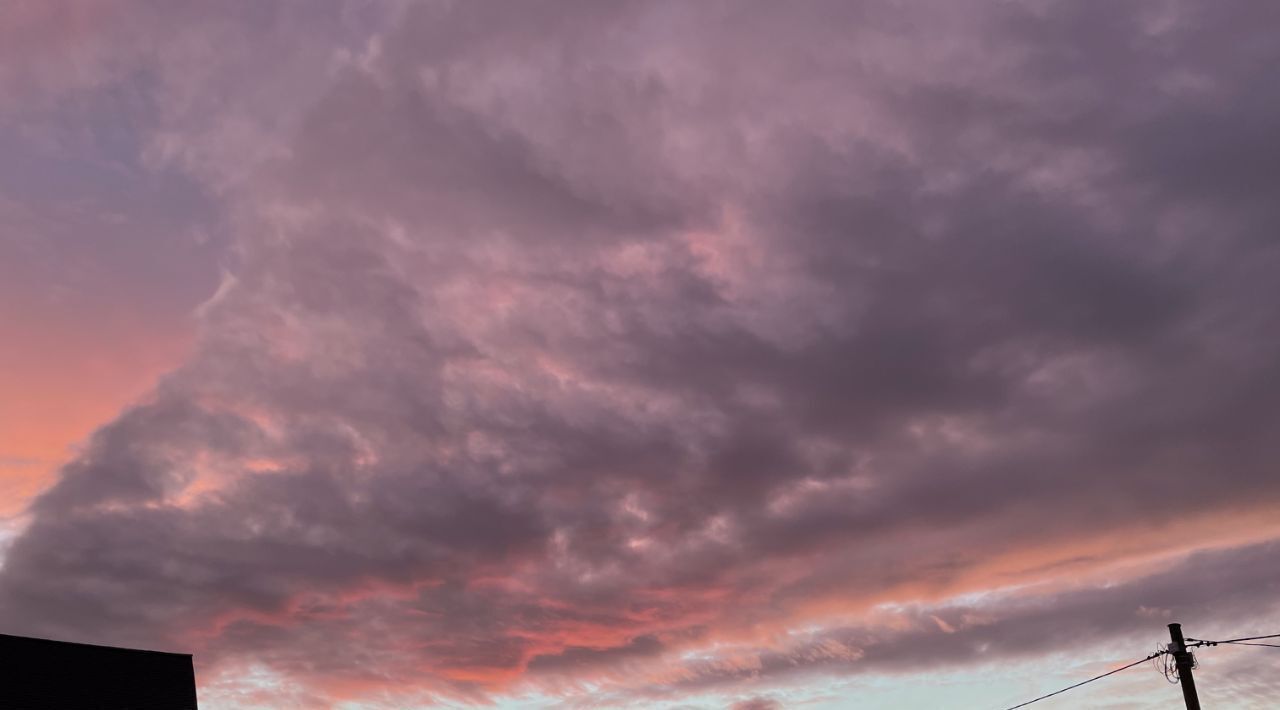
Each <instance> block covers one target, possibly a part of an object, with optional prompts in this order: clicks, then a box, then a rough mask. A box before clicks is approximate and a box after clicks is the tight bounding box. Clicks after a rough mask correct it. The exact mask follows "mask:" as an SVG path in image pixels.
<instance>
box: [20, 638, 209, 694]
mask: <svg viewBox="0 0 1280 710" xmlns="http://www.w3.org/2000/svg"><path fill="white" fill-rule="evenodd" d="M0 669H3V670H2V671H0V676H2V677H3V680H0V708H14V709H15V710H17V709H19V708H21V709H22V710H45V709H46V708H47V709H48V710H81V709H84V710H88V709H89V708H92V709H93V710H196V677H195V670H194V669H193V668H192V665H191V656H190V655H188V654H184V653H164V652H162V651H143V650H138V649H132V648H115V647H113V646H94V645H91V644H85V643H70V642H67V641H51V640H48V639H36V638H26V637H23V636H9V635H7V634H0Z"/></svg>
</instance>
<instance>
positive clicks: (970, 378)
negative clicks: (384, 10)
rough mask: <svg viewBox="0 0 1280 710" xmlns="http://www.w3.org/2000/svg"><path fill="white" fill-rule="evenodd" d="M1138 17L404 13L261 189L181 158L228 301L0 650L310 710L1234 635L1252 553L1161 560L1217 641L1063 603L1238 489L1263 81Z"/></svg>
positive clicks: (1220, 34)
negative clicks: (264, 693) (255, 676)
mask: <svg viewBox="0 0 1280 710" xmlns="http://www.w3.org/2000/svg"><path fill="white" fill-rule="evenodd" d="M1153 7H1154V6H1150V7H1147V6H1143V7H1137V6H1133V7H1125V8H1108V11H1107V12H1106V13H1101V12H1100V11H1096V10H1093V9H1090V8H1087V7H1083V6H1074V5H1070V4H1065V3H1062V4H1059V3H1047V4H1039V5H1036V4H1002V5H999V6H991V5H982V6H980V7H977V6H974V7H963V8H962V7H959V6H957V5H953V4H951V3H946V4H938V5H937V6H934V7H925V6H912V7H896V6H894V7H891V6H887V5H884V4H876V3H865V4H864V3H830V4H822V3H819V4H813V5H806V6H804V7H786V8H784V7H781V6H774V5H770V4H761V5H758V6H750V7H749V6H746V5H718V4H706V5H682V4H666V3H658V4H652V3H644V4H628V3H624V4H620V5H616V6H609V7H607V8H606V7H602V6H599V5H597V4H594V3H587V4H582V5H567V4H566V5H556V6H545V7H544V6H530V7H529V9H527V10H524V11H521V12H510V11H509V9H503V10H501V11H499V10H498V9H497V8H495V7H488V6H485V5H482V4H473V3H463V4H456V5H455V4H423V5H414V6H410V7H407V8H406V9H405V11H404V14H403V16H400V17H398V18H397V21H396V22H394V23H389V25H390V26H391V29H388V30H387V31H386V32H385V33H383V34H379V35H378V37H377V39H376V41H372V42H370V43H369V44H368V45H367V47H366V50H365V51H364V52H363V53H361V54H359V55H358V56H357V55H355V54H353V53H351V52H347V53H345V54H341V55H340V56H339V53H337V52H335V59H334V61H333V64H332V67H333V68H332V71H331V72H329V73H327V74H325V76H324V78H323V81H321V80H320V79H317V78H314V77H313V79H312V80H313V81H314V82H315V84H314V85H313V86H312V87H311V88H310V89H309V90H308V91H307V92H305V93H306V94H307V95H308V97H309V100H308V101H306V102H305V107H304V108H303V109H302V110H300V111H299V114H298V115H297V116H296V117H295V118H293V119H291V120H289V121H287V122H285V125H283V126H282V127H279V128H278V129H277V130H278V131H279V133H278V135H277V134H275V133H273V134H272V137H271V139H270V140H269V141H267V142H266V143H264V145H270V146H272V149H271V150H270V151H268V152H269V155H267V157H264V158H261V159H260V160H257V161H256V162H255V164H254V166H253V167H252V169H247V170H243V171H241V170H237V169H234V166H233V165H232V163H234V161H233V160H228V158H227V156H226V155H223V154H220V153H219V152H218V151H215V150H212V147H216V146H232V147H235V146H242V145H244V144H241V143H236V142H232V143H223V142H219V140H218V136H223V135H225V134H222V133H219V132H218V131H213V132H209V131H207V130H206V128H207V127H206V126H204V124H202V123H201V122H199V121H195V122H194V123H189V122H187V121H185V120H184V121H177V122H176V123H175V126H176V127H174V128H172V129H166V130H171V132H173V133H174V135H179V136H183V138H182V139H177V138H174V139H173V140H174V141H176V142H171V143H169V145H172V146H180V147H182V149H183V150H181V151H179V152H177V153H171V154H166V155H167V156H169V157H167V158H166V159H165V160H166V161H168V162H166V163H165V164H166V165H168V166H170V167H171V168H172V167H173V166H177V167H178V168H180V169H182V170H185V171H188V172H189V174H191V175H192V176H193V178H192V179H198V180H201V181H204V182H205V183H206V184H208V185H211V186H212V187H211V188H210V189H211V192H212V194H216V195H217V196H218V198H219V199H221V200H225V202H226V204H225V209H226V210H227V213H228V214H230V215H233V217H234V218H233V219H231V220H230V222H229V224H230V225H231V226H230V227H229V229H231V230H232V231H233V233H234V234H233V238H234V245H233V247H232V249H233V251H234V254H235V256H236V259H235V261H236V264H235V268H234V269H233V270H232V271H231V276H232V277H233V278H231V279H228V280H226V282H225V284H224V287H223V288H222V289H221V290H220V295H219V297H218V298H217V299H216V300H214V301H212V302H210V303H208V304H207V306H205V307H204V308H202V310H201V315H200V318H201V335H200V342H199V344H198V346H197V347H196V349H195V352H194V353H193V354H192V355H191V357H190V358H189V359H188V360H187V361H186V362H185V363H184V364H183V366H182V367H180V368H179V369H178V370H177V371H175V372H173V373H172V374H171V375H169V376H168V377H166V378H165V379H163V380H162V381H161V382H160V383H159V384H158V385H157V388H156V390H155V392H154V393H153V394H152V396H151V397H150V398H149V399H148V400H147V401H144V402H141V403H139V404H138V405H137V406H136V407H134V408H132V409H130V410H128V411H126V412H125V413H123V414H122V415H121V416H120V417H119V418H117V419H116V420H114V421H113V422H110V423H108V424H106V425H105V426H103V427H102V428H101V429H100V430H99V431H98V432H97V433H96V434H95V435H94V436H93V438H92V439H91V440H90V441H89V443H88V445H87V446H86V447H85V449H84V452H83V453H82V454H81V455H80V456H79V457H78V458H77V459H76V460H74V461H72V462H71V463H69V464H68V465H67V466H65V467H64V468H63V470H62V473H61V476H60V478H59V481H58V482H57V483H56V484H55V485H54V486H52V487H51V488H50V489H49V490H47V491H46V492H45V493H44V494H43V495H42V496H40V497H39V498H38V499H37V500H36V501H35V502H34V503H33V504H32V507H31V511H32V515H33V520H32V522H31V524H30V526H29V527H28V528H27V529H26V531H25V532H24V533H23V534H22V536H21V537H19V538H18V539H17V540H16V541H15V542H14V543H13V544H12V546H11V547H10V549H9V551H8V556H7V559H6V562H5V567H4V569H3V572H2V573H0V615H3V617H4V618H6V619H11V620H13V621H12V623H11V625H12V627H13V628H12V629H11V630H12V631H18V632H24V633H37V634H42V635H61V636H70V637H75V638H82V639H86V640H100V641H101V640H109V641H112V642H117V643H125V642H128V643H136V644H142V645H162V646H171V647H179V648H188V649H193V650H195V651H196V653H197V657H198V658H200V659H201V663H204V664H208V667H209V668H226V667H229V666H234V665H236V664H241V665H242V666H243V667H246V668H247V667H251V666H253V664H258V665H257V666H253V667H262V668H269V669H271V672H272V673H279V674H282V675H283V677H285V678H288V679H289V680H290V682H297V683H300V684H304V685H307V686H308V687H313V688H317V689H318V690H316V693H317V695H318V696H320V697H323V698H326V700H325V701H323V702H333V703H336V702H338V701H339V700H341V699H344V698H365V697H373V696H374V695H377V694H378V693H381V692H393V691H394V692H411V691H415V690H416V691H419V692H423V693H426V694H427V695H429V696H430V698H432V700H430V701H425V700H424V701H423V702H424V703H425V702H436V701H437V700H439V701H440V702H444V700H441V699H448V698H452V699H465V700H466V701H468V702H470V701H476V702H479V701H480V700H481V699H484V698H487V697H490V696H491V694H494V693H498V694H500V693H504V692H515V689H521V690H524V689H528V688H535V689H538V690H539V691H545V692H549V693H553V694H560V695H564V696H566V697H582V696H583V695H584V694H589V693H592V692H597V691H599V692H608V693H614V694H613V695H608V696H605V697H612V698H617V699H618V702H619V703H624V702H632V701H634V700H635V699H636V698H645V697H664V698H670V697H671V696H670V693H671V692H673V690H672V689H680V688H685V687H690V688H692V687H710V686H718V684H723V683H730V684H732V683H734V682H747V681H751V680H753V679H773V678H781V677H785V676H788V675H790V674H794V673H798V672H808V673H825V674H833V675H842V674H849V673H858V672H879V671H898V670H920V669H926V668H933V667H938V666H942V665H946V664H955V663H956V662H957V661H956V658H957V657H958V656H959V655H962V652H972V651H973V650H974V649H979V648H980V649H983V650H982V651H981V653H980V654H979V655H980V656H981V657H983V658H989V657H997V656H999V657H1026V656H1030V655H1033V654H1042V653H1046V652H1048V651H1050V650H1052V649H1056V648H1061V647H1063V645H1064V644H1065V645H1070V644H1073V643H1074V644H1079V643H1083V642H1085V641H1086V640H1087V639H1090V638H1114V637H1117V636H1121V635H1124V634H1129V633H1138V632H1139V631H1141V630H1143V629H1146V628H1148V627H1150V626H1152V625H1153V624H1154V625H1156V626H1158V625H1159V623H1158V622H1153V621H1152V620H1151V619H1150V618H1148V616H1149V614H1144V613H1140V610H1141V609H1171V610H1173V613H1175V614H1178V613H1180V614H1196V615H1199V616H1201V617H1204V618H1223V619H1227V618H1232V617H1231V614H1233V613H1234V611H1232V610H1234V609H1244V608H1246V606H1247V604H1248V603H1250V602H1252V601H1256V600H1257V599H1259V598H1261V597H1257V596H1253V595H1255V594H1256V592H1257V590H1260V589H1270V588H1271V587H1272V586H1273V585H1274V580H1271V579H1270V578H1269V576H1267V575H1266V574H1265V573H1263V572H1261V571H1260V570H1264V569H1266V568H1268V567H1274V565H1269V563H1268V561H1269V560H1270V559H1271V557H1272V556H1274V551H1273V550H1272V549H1271V547H1270V546H1267V545H1262V546H1254V547H1241V548H1240V549H1236V550H1234V551H1231V550H1228V551H1225V552H1220V553H1214V554H1209V553H1205V554H1203V555H1201V556H1193V557H1189V558H1186V559H1185V560H1184V561H1183V562H1181V563H1179V564H1182V565H1185V569H1187V570H1194V571H1195V573H1196V574H1197V575H1201V576H1204V577H1206V578H1210V579H1216V580H1221V581H1220V582H1219V583H1218V584H1221V585H1223V586H1221V587H1218V586H1212V587H1211V588H1213V589H1217V590H1218V591H1220V592H1223V593H1228V592H1230V593H1231V594H1235V592H1234V591H1232V590H1238V592H1239V598H1238V599H1236V602H1235V606H1232V605H1224V606H1220V607H1219V606H1211V605H1210V604H1209V597H1207V596H1199V595H1200V594H1201V592H1198V591H1191V592H1189V593H1188V596H1185V597H1182V598H1176V597H1174V596H1173V595H1171V593H1169V592H1168V591H1165V590H1167V589H1168V587H1169V585H1168V583H1169V582H1170V581H1171V579H1173V578H1174V577H1170V576H1168V575H1173V574H1175V573H1173V572H1162V573H1151V572H1150V571H1149V570H1147V571H1144V572H1134V571H1132V570H1130V571H1126V572H1125V573H1124V576H1123V577H1122V578H1121V579H1119V580H1111V581H1109V582H1107V583H1103V582H1101V581H1098V580H1099V577H1098V575H1101V574H1102V572H1101V571H1105V570H1109V569H1112V567H1111V566H1112V565H1116V564H1119V563H1126V564H1132V565H1136V564H1138V563H1139V562H1147V563H1151V562H1150V561H1151V559H1152V558H1159V557H1160V556H1161V555H1165V556H1172V557H1175V558H1176V557H1179V556H1182V555H1185V554H1186V553H1187V551H1188V549H1189V548H1190V547H1191V546H1190V545H1188V544H1187V542H1186V541H1185V540H1180V539H1178V536H1177V535H1175V534H1174V533H1173V531H1174V530H1175V529H1176V528H1177V526H1178V525H1180V524H1187V525H1196V526H1198V527H1197V529H1198V530H1204V531H1207V535H1208V538H1209V539H1207V540H1205V544H1206V545H1207V544H1209V543H1219V544H1220V546H1225V545H1228V544H1230V545H1240V544H1241V540H1242V538H1244V537H1247V535H1246V533H1249V532H1250V531H1249V530H1248V526H1249V524H1250V523H1249V522H1248V521H1253V520H1256V519H1259V517H1260V516H1261V515H1262V512H1263V511H1266V510H1268V509H1270V508H1271V507H1273V506H1274V504H1275V502H1276V499H1277V497H1278V496H1280V488H1277V484H1276V479H1275V477H1274V476H1273V475H1271V473H1272V471H1271V462H1272V461H1274V459H1275V454H1276V446H1275V443H1274V437H1273V436H1271V433H1272V432H1273V430H1274V428H1275V425H1276V424H1277V423H1278V422H1280V397H1277V396H1276V395H1277V393H1276V391H1275V387H1274V386H1273V385H1272V384H1270V383H1273V382H1275V381H1277V380H1276V378H1275V375H1276V364H1275V363H1276V362H1280V360H1278V359H1277V357H1276V355H1277V354H1280V337H1277V336H1276V335H1274V334H1275V333H1280V329H1277V328H1276V327H1275V326H1276V325H1277V323H1276V312H1275V309H1274V308H1271V307H1270V304H1271V303H1274V302H1275V301H1276V298H1277V297H1280V293H1277V288H1278V287H1277V282H1276V280H1275V279H1274V278H1272V274H1273V272H1274V267H1275V260H1276V258H1277V252H1276V250H1275V248H1274V244H1273V241H1274V240H1272V239H1271V238H1270V237H1269V235H1270V234H1271V233H1272V232H1274V229H1273V228H1274V224H1275V223H1274V221H1273V220H1274V217H1275V213H1274V207H1273V206H1272V205H1271V200H1270V199H1269V196H1270V192H1269V191H1267V190H1265V189H1263V188H1262V187H1261V186H1264V185H1266V184H1267V181H1268V180H1272V179H1274V178H1275V177H1276V176H1277V175H1280V164H1278V163H1275V162H1274V161H1272V160H1270V158H1269V157H1268V156H1269V154H1268V153H1267V152H1266V151H1265V150H1260V151H1258V152H1256V153H1255V152H1254V151H1253V150H1251V147H1253V146H1256V145H1261V144H1262V143H1265V142H1266V141H1263V140H1262V139H1261V135H1262V134H1261V133H1260V130H1261V129H1260V127H1261V126H1264V125H1267V124H1266V120H1265V117H1266V116H1269V115H1271V114H1274V113H1275V112H1276V111H1277V110H1280V108H1278V107H1280V101H1278V100H1277V99H1278V98H1280V97H1277V96H1275V95H1273V94H1274V92H1269V91H1268V90H1267V89H1266V88H1265V87H1266V86H1267V84H1266V83H1265V82H1264V83H1258V82H1255V81H1251V80H1250V77H1253V76H1256V75H1258V73H1259V72H1261V71H1262V70H1263V67H1267V66H1270V65H1271V64H1272V63H1273V62H1272V61H1271V60H1274V59H1275V58H1276V57H1274V56H1273V55H1275V54H1276V53H1277V47H1276V46H1275V44H1274V43H1273V42H1269V41H1267V37H1266V36H1265V35H1264V34H1263V30H1262V28H1264V27H1266V26H1267V25H1266V23H1265V22H1261V21H1257V22H1241V21H1240V20H1238V19H1237V18H1236V17H1235V16H1232V15H1231V13H1230V10H1229V9H1227V8H1225V7H1224V8H1217V6H1215V9H1212V10H1209V9H1205V8H1204V7H1192V6H1190V5H1189V4H1183V3H1171V4H1168V5H1167V12H1165V13H1164V14H1160V13H1157V12H1156V11H1155V10H1154V9H1151V8H1153ZM1254 11H1256V9H1255V10H1254ZM240 21H243V20H240ZM1238 22H1239V23H1240V24H1237V23H1238ZM1228 30H1232V32H1230V33H1229V32H1228ZM337 36H344V35H342V33H341V32H338V33H337ZM1215 37H1217V38H1218V39H1216V40H1215V39H1214V38H1215ZM1227 37H1231V39H1229V40H1228V39H1226V38H1227ZM264 41H265V40H264ZM308 46H310V45H308ZM321 46H323V43H321ZM317 51H318V50H317ZM289 75H291V73H290V72H288V71H286V72H284V73H283V74H281V76H289ZM271 85H272V84H271V83H270V82H268V83H267V84H265V86H268V87H269V86H271ZM219 86H224V85H223V84H219ZM184 90H186V91H192V90H193V87H186V88H185V89H184ZM164 96H166V97H168V98H170V99H172V98H173V96H174V94H172V93H165V94H164ZM256 100H257V101H261V102H263V103H261V104H255V103H253V101H249V100H247V101H248V103H247V104H246V107H245V108H244V109H243V110H244V114H243V115H245V116H261V115H263V114H264V112H265V111H266V109H264V108H263V107H264V106H265V107H270V106H273V105H275V104H274V102H273V100H272V98H271V97H258V98H257V99H256ZM184 115H185V114H184ZM188 118H189V117H188ZM184 130H185V131H187V132H184ZM191 135H194V136H195V138H192V137H191ZM255 135H256V134H255ZM1191 135H1194V136H1197V138H1196V140H1195V141H1192V140H1190V139H1189V138H1188V136H1191ZM175 150H176V149H175ZM175 156H176V157H175ZM1236 171H1239V173H1237V172H1236ZM1227 185H1235V186H1236V187H1234V188H1230V189H1228V188H1226V187H1225V186H1227ZM1255 186H1256V189H1255ZM1233 517H1234V518H1235V519H1236V520H1237V521H1238V522H1234V523H1233V522H1231V520H1232V518H1233ZM1224 521H1226V522H1224ZM1258 534H1263V533H1258ZM1268 534H1269V533H1268ZM1175 569H1177V568H1175ZM1081 572H1085V573H1089V574H1092V575H1094V576H1093V577H1091V578H1090V579H1091V580H1092V581H1093V582H1096V583H1095V584H1093V585H1092V586H1087V587H1083V588H1080V589H1071V590H1065V591H1064V590H1063V589H1062V585H1063V583H1064V582H1065V581H1070V579H1071V578H1072V575H1074V574H1076V573H1081ZM1161 575H1165V576H1161ZM1226 580H1233V584H1235V585H1237V586H1232V587H1228V586H1225V585H1226V584H1227V583H1226ZM1027 585H1030V586H1027ZM1011 588H1015V589H1016V591H1012V592H1011V591H1009V589H1011ZM983 593H985V594H988V595H992V596H990V597H989V598H986V599H984V600H979V601H975V602H972V603H963V602H957V601H954V600H955V599H956V598H960V599H963V598H964V597H963V595H966V594H968V595H972V594H983ZM1232 598H1233V599H1234V598H1235V597H1232ZM887 602H893V603H894V604H897V605H898V606H899V607H900V609H899V611H898V612H895V613H894V614H891V615H890V616H892V617H893V618H892V619H889V620H886V619H885V618H882V617H880V616H877V613H878V612H876V609H877V605H882V604H884V603H887ZM1064 625H1070V626H1071V627H1073V628H1082V629H1084V632H1082V633H1080V634H1076V635H1074V636H1073V637H1072V638H1071V639H1067V640H1063V639H1062V638H1061V634H1060V633H1053V632H1054V631H1055V630H1058V629H1061V628H1063V626H1064ZM814 627H816V628H817V629H818V630H817V631H813V632H811V633H810V632H806V631H803V630H804V629H812V628H814ZM947 629H950V632H948V631H947ZM805 634H808V637H805V638H803V639H801V640H799V641H797V638H798V636H799V637H803V636H805ZM797 635H798V636H797ZM321 640H324V642H323V643H321V642H320V641H321ZM336 640H340V643H337V642H335V641H336ZM337 648H341V649H342V652H341V654H339V653H338V652H337V651H336V650H329V649H337ZM624 670H625V671H626V672H623V671H624ZM629 675H638V676H639V679H637V678H636V677H630V678H629V677H627V676H629ZM650 694H652V695H650ZM760 702H769V701H768V700H767V699H766V700H761V701H760Z"/></svg>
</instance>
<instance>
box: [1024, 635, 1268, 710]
mask: <svg viewBox="0 0 1280 710" xmlns="http://www.w3.org/2000/svg"><path fill="white" fill-rule="evenodd" d="M1171 626H1172V625H1171ZM1178 638H1181V632H1180V631H1179V633H1178ZM1277 638H1280V634H1268V635H1265V636H1242V637H1240V638H1234V639H1223V640H1221V641H1208V640H1205V639H1186V641H1187V642H1189V643H1184V644H1183V645H1182V646H1181V647H1180V648H1183V649H1192V648H1199V647H1201V646H1217V645H1218V644H1223V643H1229V644H1235V645H1238V646H1267V647H1270V648H1280V644H1275V643H1252V642H1254V641H1261V640H1265V639H1277ZM1175 643H1176V641H1175ZM1183 653H1184V654H1185V655H1186V656H1187V659H1186V662H1185V665H1186V666H1187V668H1186V669H1185V671H1184V670H1183V669H1182V668H1178V669H1177V672H1176V673H1170V670H1171V669H1167V668H1166V669H1164V673H1165V678H1166V679H1168V678H1170V676H1171V675H1172V676H1173V680H1171V682H1178V681H1179V680H1180V676H1182V675H1189V674H1190V670H1191V664H1193V663H1194V660H1193V659H1192V658H1191V654H1187V653H1186V652H1185V650H1184V651H1183ZM1170 655H1172V651H1170V650H1159V651H1156V652H1155V653H1152V654H1151V655H1149V656H1147V657H1145V658H1141V659H1139V660H1136V661H1134V662H1133V663H1130V664H1128V665H1124V666H1120V667H1119V668H1116V669H1115V670H1111V671H1107V672H1106V673H1103V674H1102V675H1096V676H1094V677H1092V678H1090V679H1088V680H1082V681H1080V682H1079V683H1076V684H1075V685H1068V686H1067V687H1065V688H1063V689H1061V690H1055V691H1053V692H1052V693H1049V694H1047V695H1041V696H1040V697H1038V698H1034V699H1032V700H1028V701H1026V702H1025V703H1019V704H1018V705H1011V706H1009V707H1007V708H1005V710H1017V709H1018V708H1025V707H1026V706H1028V705H1030V704H1032V703H1038V702H1040V701H1041V700H1045V699H1047V698H1052V697H1053V696H1055V695H1061V694H1063V693H1065V692H1067V691H1068V690H1075V689H1076V688H1079V687H1080V686H1082V685H1087V684H1089V683H1092V682H1093V681H1095V680H1102V679H1103V678H1106V677H1107V676H1109V675H1115V674H1116V673H1119V672H1120V671H1126V670H1129V669H1130V668H1133V667H1134V666H1138V665H1142V664H1143V663H1146V662H1147V661H1150V660H1152V659H1153V658H1159V657H1161V656H1170ZM1197 702H1198V701H1197ZM1188 707H1190V706H1188ZM1197 707H1198V705H1197Z"/></svg>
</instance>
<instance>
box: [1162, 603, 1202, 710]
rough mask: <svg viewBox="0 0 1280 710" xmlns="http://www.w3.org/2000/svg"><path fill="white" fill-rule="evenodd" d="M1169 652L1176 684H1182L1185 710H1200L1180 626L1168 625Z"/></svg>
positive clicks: (1188, 654) (1198, 697) (1194, 681)
mask: <svg viewBox="0 0 1280 710" xmlns="http://www.w3.org/2000/svg"><path fill="white" fill-rule="evenodd" d="M1169 638H1170V639H1171V640H1172V641H1173V643H1171V644H1169V652H1170V653H1172V654H1173V662H1174V664H1175V665H1176V666H1177V668H1178V682H1180V683H1182V699H1183V701H1185V702H1186V703H1187V710H1200V696H1198V695H1196V679H1195V678H1192V677H1191V663H1192V661H1191V654H1190V653H1188V652H1187V641H1186V639H1184V638H1182V624H1169Z"/></svg>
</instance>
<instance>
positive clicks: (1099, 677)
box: [1005, 651, 1167, 710]
mask: <svg viewBox="0 0 1280 710" xmlns="http://www.w3.org/2000/svg"><path fill="white" fill-rule="evenodd" d="M1165 653H1167V652H1166V651H1156V652H1155V653H1153V654H1151V655H1149V656H1147V657H1146V658H1140V659H1138V660H1136V661H1134V662H1133V663H1130V664H1129V665H1127V666H1120V667H1119V668H1117V669H1115V670H1113V671H1107V672H1106V673H1103V674H1102V675H1096V676H1094V677H1092V678H1090V679H1089V680H1082V681H1080V682H1079V683H1076V684H1075V685H1068V686H1067V687H1065V688H1063V689H1062V690H1055V691H1053V692H1052V693H1049V694H1048V695H1041V696H1040V697H1038V698H1036V699H1034V700H1028V701H1027V702H1025V703H1020V704H1018V705H1012V706H1010V707H1008V708H1005V710H1017V708H1025V707H1026V706H1028V705H1030V704H1031V703H1038V702H1040V701H1041V700H1044V699H1045V698H1052V697H1053V696H1055V695H1061V694H1062V693H1065V692H1067V691H1068V690H1075V689H1076V688H1079V687H1080V686H1082V685H1085V684H1087V683H1092V682H1093V681H1095V680H1102V679H1103V678H1106V677H1107V676H1109V675H1115V674H1116V673H1119V672H1120V671H1125V670H1129V669H1130V668H1133V667H1134V666H1138V665H1142V664H1143V663H1146V662H1147V661H1149V660H1151V659H1153V658H1155V657H1156V656H1160V655H1163V654H1165Z"/></svg>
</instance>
